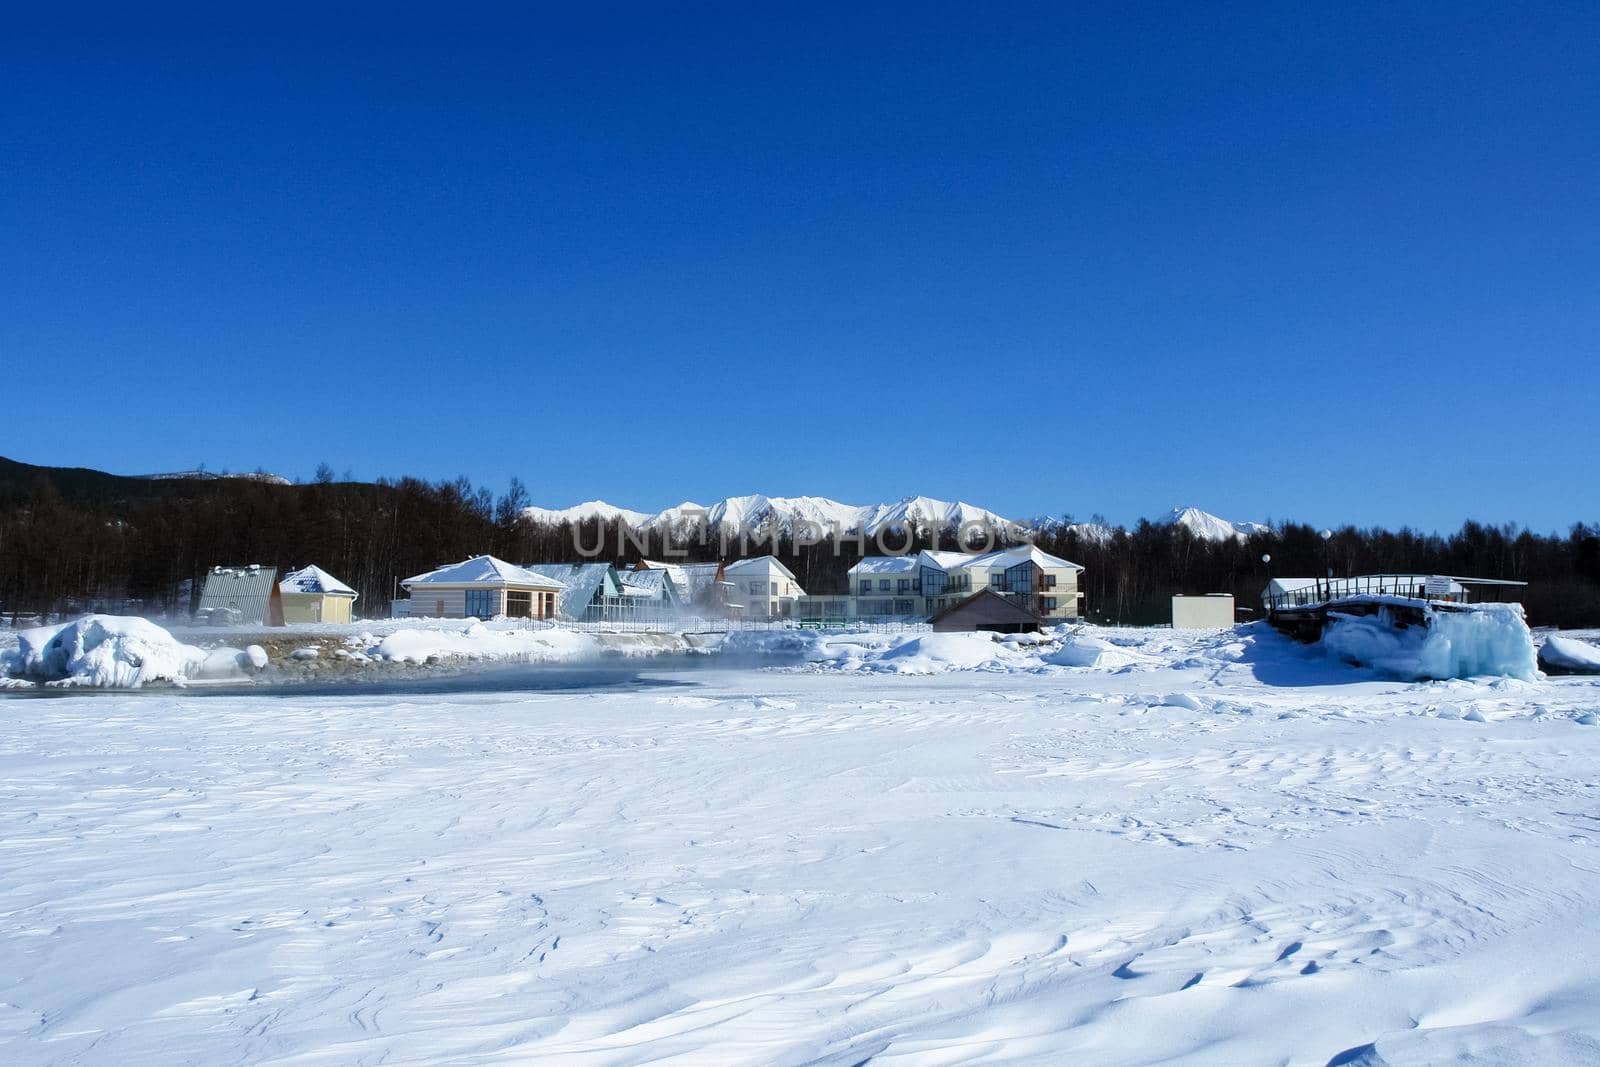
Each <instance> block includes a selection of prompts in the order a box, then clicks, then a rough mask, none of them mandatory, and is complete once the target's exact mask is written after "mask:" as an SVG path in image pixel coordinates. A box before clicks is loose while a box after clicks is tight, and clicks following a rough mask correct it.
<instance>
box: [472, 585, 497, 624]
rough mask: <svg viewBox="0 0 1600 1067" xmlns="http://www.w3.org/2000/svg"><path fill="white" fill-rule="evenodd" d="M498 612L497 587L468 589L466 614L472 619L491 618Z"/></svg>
mask: <svg viewBox="0 0 1600 1067" xmlns="http://www.w3.org/2000/svg"><path fill="white" fill-rule="evenodd" d="M498 614H500V591H499V590H498V589H468V590H467V615H468V616H469V617H470V618H474V619H492V618H494V617H495V616H496V615H498Z"/></svg>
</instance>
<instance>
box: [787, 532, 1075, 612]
mask: <svg viewBox="0 0 1600 1067" xmlns="http://www.w3.org/2000/svg"><path fill="white" fill-rule="evenodd" d="M1082 571H1083V567H1082V566H1080V565H1079V564H1076V563H1072V562H1070V561H1068V560H1064V559H1061V558H1060V557H1058V556H1052V555H1050V554H1049V553H1048V552H1044V551H1043V550H1041V549H1039V548H1036V547H1034V546H1033V545H1017V546H1015V547H1012V548H1002V549H998V550H996V551H993V552H983V553H973V552H947V551H933V550H924V551H922V552H918V553H916V554H915V555H907V556H870V557H868V558H866V559H863V560H861V561H860V562H858V563H857V564H856V565H855V566H853V567H851V568H850V571H849V575H848V580H849V583H850V602H851V611H850V615H851V617H853V618H855V619H857V620H861V621H872V620H879V621H892V620H905V619H916V618H930V617H932V616H934V615H937V614H938V613H940V612H942V611H944V610H945V609H947V608H949V607H951V606H953V605H955V604H959V603H961V602H962V601H964V600H966V599H968V598H970V597H972V596H973V595H974V594H975V593H979V592H983V591H986V590H987V591H990V592H994V593H997V594H999V595H1001V596H1005V597H1009V598H1011V599H1012V600H1014V601H1016V602H1017V603H1018V604H1019V605H1021V606H1023V607H1025V608H1026V609H1027V610H1028V611H1030V612H1032V613H1033V614H1034V615H1036V616H1038V617H1039V618H1041V619H1043V620H1045V621H1046V622H1048V623H1055V622H1062V621H1066V620H1070V619H1075V618H1078V617H1080V616H1081V615H1082V596H1083V594H1082V593H1081V592H1080V591H1079V589H1078V575H1079V574H1080V573H1082ZM813 613H814V609H813V608H812V606H811V605H809V604H807V605H805V606H804V611H803V614H813Z"/></svg>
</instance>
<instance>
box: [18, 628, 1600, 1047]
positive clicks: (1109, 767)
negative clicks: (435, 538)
mask: <svg viewBox="0 0 1600 1067" xmlns="http://www.w3.org/2000/svg"><path fill="white" fill-rule="evenodd" d="M930 636H931V635H923V636H920V637H915V636H914V637H913V640H905V641H892V640H890V639H889V638H887V637H885V636H884V635H875V636H872V637H867V636H864V635H863V636H862V637H861V638H860V643H859V644H858V645H857V648H858V649H859V648H869V647H876V648H880V649H886V650H890V651H895V650H898V652H897V654H896V655H893V656H890V657H889V660H888V662H894V661H895V660H897V659H898V660H905V661H916V660H923V661H927V662H930V663H931V662H933V661H934V660H943V661H946V662H948V663H951V664H956V663H959V664H962V666H961V668H960V669H952V670H947V671H945V672H944V673H939V674H932V675H912V676H905V675H900V674H895V673H888V672H881V673H880V672H876V671H871V670H857V671H840V670H836V669H833V668H830V667H828V666H826V665H825V664H820V663H819V664H814V665H812V666H811V667H810V668H808V669H806V670H801V671H795V670H789V671H783V672H775V671H705V670H701V671H690V672H684V673H680V674H671V673H665V674H660V675H658V676H656V677H657V679H658V680H659V681H662V682H667V683H672V684H668V685H665V686H663V685H655V686H634V687H623V688H615V687H613V688H606V689H596V690H593V691H590V692H562V693H556V692H527V693H504V692H501V693H495V694H486V693H478V694H474V693H467V692H456V693H450V694H439V693H432V694H430V695H425V696H424V695H414V696H407V695H405V694H397V693H393V692H391V693H387V694H385V695H383V696H366V697H358V696H342V697H328V696H311V695H296V694H295V693H293V692H292V691H287V690H285V691H282V692H281V695H278V696H268V695H258V696H247V697H239V696H235V695H230V696H210V697H197V696H194V695H192V694H185V693H180V692H168V693H163V694H159V695H155V694H151V693H150V692H149V691H146V693H142V694H131V693H130V694H113V695H104V694H95V695H76V696H65V697H59V698H56V699H48V700H23V699H14V700H12V702H11V703H10V704H8V705H7V710H9V711H11V712H13V713H12V714H8V715H6V716H4V717H3V718H0V760H3V761H4V774H3V776H0V842H3V843H4V846H5V857H6V858H5V862H4V863H3V864H0V975H4V979H3V988H0V1061H3V1062H7V1063H30V1064H31V1063H63V1064H65V1063H90V1062H92V1063H116V1064H146V1063H263V1062H293V1063H328V1064H333V1063H338V1064H376V1063H380V1062H400V1063H423V1062H452V1063H466V1062H471V1063H479V1062H491V1061H492V1062H508V1063H569V1062H570V1063H604V1064H623V1063H644V1062H683V1063H708V1062H715V1063H750V1064H771V1063H811V1062H820V1063H839V1064H853V1063H862V1062H866V1061H869V1060H870V1061H872V1062H874V1063H919V1064H920V1063H950V1062H1006V1063H1039V1064H1059V1063H1093V1064H1148V1063H1156V1062H1169V1061H1175V1060H1176V1061H1183V1062H1207V1063H1230V1064H1231V1063H1240V1064H1256V1063H1284V1062H1292V1063H1309V1064H1319V1065H1320V1064H1328V1063H1335V1062H1337V1063H1369V1064H1377V1063H1385V1064H1393V1065H1399V1064H1432V1063H1439V1062H1456V1061H1467V1062H1479V1063H1497V1064H1499V1063H1526V1062H1545V1063H1563V1064H1565V1063H1579V1062H1594V1059H1595V1053H1596V1050H1597V1049H1600V924H1596V922H1595V921H1594V907H1595V905H1594V891H1595V885H1596V871H1597V869H1600V862H1597V856H1600V783H1597V778H1596V774H1595V768H1596V766H1597V765H1600V729H1597V728H1596V727H1595V726H1593V725H1586V722H1587V723H1593V722H1594V721H1595V720H1594V716H1593V711H1594V709H1595V708H1596V707H1597V705H1600V680H1596V679H1591V678H1584V677H1577V676H1572V677H1564V678H1557V679H1551V680H1549V681H1541V682H1536V683H1529V682H1522V681H1516V680H1511V679H1499V680H1496V681H1461V680H1455V681H1446V682H1431V683H1402V682H1392V681H1380V680H1373V676H1371V675H1370V674H1362V673H1360V672H1357V671H1355V670H1354V669H1353V668H1349V667H1346V666H1343V665H1341V664H1338V663H1336V662H1335V661H1333V660H1331V659H1330V658H1329V657H1327V656H1326V655H1325V654H1323V653H1322V652H1320V651H1319V650H1316V649H1314V648H1305V647H1302V646H1298V645H1295V644H1293V643H1292V642H1287V641H1284V640H1282V639H1279V638H1277V637H1276V635H1272V634H1263V633H1257V632H1254V631H1251V632H1244V633H1240V634H1212V635H1204V636H1199V637H1195V636H1189V635H1181V634H1174V633H1172V632H1170V631H1168V632H1165V633H1162V632H1160V631H1146V632H1136V631H1109V630H1108V631H1100V632H1099V633H1098V634H1096V635H1093V639H1094V641H1095V642H1098V643H1099V644H1097V645H1089V644H1087V643H1085V644H1083V645H1082V646H1080V645H1078V644H1073V645H1067V644H1064V643H1062V642H1059V641H1052V642H1047V643H1042V644H1040V643H1036V644H1033V645H1029V644H1028V643H1026V642H1023V641H1012V642H1000V641H991V642H989V644H988V645H987V646H982V645H976V644H973V643H971V642H970V641H968V640H966V637H967V635H953V636H956V637H959V638H961V640H945V638H946V635H937V637H938V640H932V639H930ZM1102 646H1103V647H1102ZM818 647H820V648H824V649H835V650H837V642H836V641H835V640H834V639H831V638H830V639H826V642H825V644H822V645H815V646H813V648H814V650H815V648H818ZM1049 647H1053V648H1054V649H1055V651H1054V652H1050V651H1048V648H1049ZM1079 647H1083V648H1087V649H1091V650H1097V651H1098V652H1099V653H1101V654H1108V655H1109V654H1111V653H1120V654H1122V655H1125V656H1128V657H1132V659H1131V660H1130V662H1129V663H1125V664H1122V665H1120V666H1110V665H1106V666H1100V665H1095V666H1090V667H1062V666H1052V665H1049V664H1044V663H1042V662H1041V663H1040V664H1039V665H1038V666H1036V667H1035V668H1032V669H1031V670H1004V671H999V670H992V669H989V668H988V667H987V666H985V665H984V663H982V662H978V663H976V664H973V663H972V655H970V654H969V653H972V652H973V650H974V649H981V650H982V651H983V652H984V654H986V655H988V656H990V657H994V658H998V659H1005V658H1007V657H1018V658H1020V657H1024V656H1034V657H1035V658H1038V659H1040V660H1042V658H1043V656H1045V655H1056V654H1059V653H1060V652H1061V650H1062V649H1065V648H1074V649H1076V648H1079ZM1030 648H1031V649H1032V650H1033V651H1029V649H1030ZM1040 650H1045V651H1040ZM1079 655H1084V656H1086V655H1087V653H1079ZM1363 679H1364V680H1363ZM1334 682H1337V683H1338V684H1332V683H1334ZM1586 716H1587V718H1586Z"/></svg>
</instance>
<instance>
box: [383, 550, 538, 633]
mask: <svg viewBox="0 0 1600 1067" xmlns="http://www.w3.org/2000/svg"><path fill="white" fill-rule="evenodd" d="M400 585H401V586H402V587H403V588H404V589H406V591H407V592H409V593H410V594H411V604H410V609H409V612H410V614H411V615H412V616H414V617H423V616H429V617H433V618H441V619H468V618H476V619H492V618H495V617H496V616H498V615H505V616H508V617H510V618H513V619H549V618H553V617H554V616H555V615H556V611H557V606H556V601H557V598H558V597H560V595H561V593H562V592H563V591H564V590H565V589H566V585H565V584H564V583H563V582H561V581H560V580H559V579H556V578H551V577H549V576H547V575H544V574H539V573H537V572H535V571H531V570H528V569H527V568H525V567H518V566H517V565H516V564H513V563H507V562H506V561H505V560H502V559H496V558H494V557H493V556H474V557H473V558H471V559H468V560H463V561H462V562H460V563H451V564H448V565H447V566H443V567H439V568H437V569H436V570H431V571H429V572H428V573H426V574H418V575H415V576H414V577H411V578H407V579H406V580H405V581H403V582H401V583H400Z"/></svg>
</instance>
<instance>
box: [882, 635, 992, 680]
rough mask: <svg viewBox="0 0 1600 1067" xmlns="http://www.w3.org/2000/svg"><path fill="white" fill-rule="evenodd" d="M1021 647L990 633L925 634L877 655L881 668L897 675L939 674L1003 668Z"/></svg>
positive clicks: (897, 644)
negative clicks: (1007, 642)
mask: <svg viewBox="0 0 1600 1067" xmlns="http://www.w3.org/2000/svg"><path fill="white" fill-rule="evenodd" d="M1018 652H1019V650H1018V647H1017V646H1016V645H1014V644H1006V643H1002V642H1000V641H997V640H996V638H995V635H993V634H988V633H955V634H925V635H923V636H921V637H913V638H911V639H910V640H908V641H901V642H897V643H896V644H895V645H894V646H893V647H891V648H887V649H884V650H883V651H882V652H881V653H879V655H878V656H877V657H876V663H875V666H876V667H877V669H878V670H882V671H892V672H893V673H895V674H940V673H943V672H944V671H969V670H974V669H977V668H979V667H989V666H993V667H996V668H1004V667H1006V666H1008V665H1011V664H1008V663H1007V662H1005V661H1008V660H1013V659H1014V658H1016V657H1017V655H1018Z"/></svg>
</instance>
